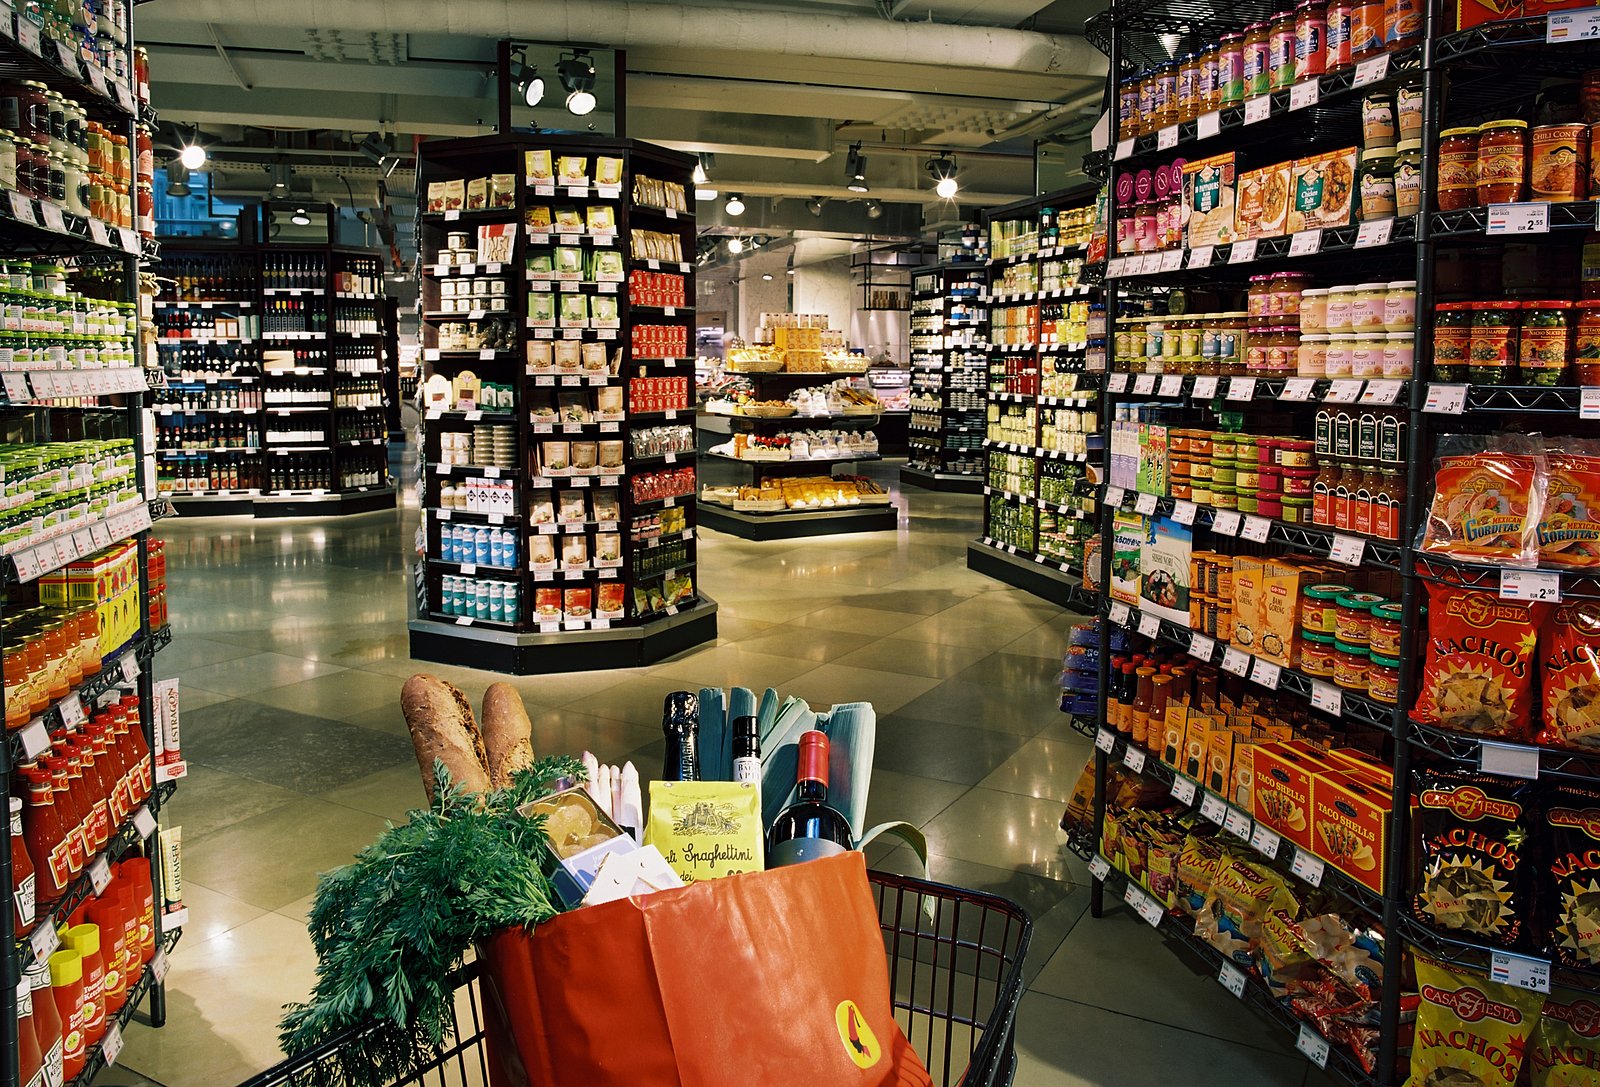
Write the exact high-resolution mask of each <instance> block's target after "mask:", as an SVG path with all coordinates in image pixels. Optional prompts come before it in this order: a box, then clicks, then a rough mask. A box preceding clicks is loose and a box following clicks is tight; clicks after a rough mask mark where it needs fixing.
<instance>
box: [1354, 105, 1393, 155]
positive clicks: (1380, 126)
mask: <svg viewBox="0 0 1600 1087" xmlns="http://www.w3.org/2000/svg"><path fill="white" fill-rule="evenodd" d="M1394 144H1395V117H1394V99H1393V98H1392V97H1391V96H1390V95H1389V92H1387V91H1374V92H1372V93H1371V94H1369V95H1366V96H1365V97H1364V98H1362V99H1361V146H1362V147H1364V148H1366V149H1367V150H1369V151H1370V150H1372V149H1373V148H1375V147H1393V146H1394ZM1363 157H1364V156H1363Z"/></svg>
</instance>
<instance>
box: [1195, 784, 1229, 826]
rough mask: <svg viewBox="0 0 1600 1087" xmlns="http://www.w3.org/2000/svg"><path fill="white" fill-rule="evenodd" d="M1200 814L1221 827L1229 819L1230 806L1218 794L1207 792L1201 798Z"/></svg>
mask: <svg viewBox="0 0 1600 1087" xmlns="http://www.w3.org/2000/svg"><path fill="white" fill-rule="evenodd" d="M1200 814H1201V816H1202V817H1204V818H1205V819H1208V820H1210V821H1211V822H1213V823H1215V824H1217V826H1219V827H1220V826H1221V825H1222V824H1223V821H1224V820H1226V819H1227V818H1228V805H1227V803H1226V802H1224V801H1223V799H1222V797H1220V796H1218V795H1217V794H1216V793H1213V792H1207V793H1206V795H1205V796H1203V797H1201V798H1200Z"/></svg>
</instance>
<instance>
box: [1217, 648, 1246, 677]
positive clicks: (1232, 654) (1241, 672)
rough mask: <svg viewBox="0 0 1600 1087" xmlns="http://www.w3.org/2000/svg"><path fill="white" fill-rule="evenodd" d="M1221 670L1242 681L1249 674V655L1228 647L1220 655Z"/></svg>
mask: <svg viewBox="0 0 1600 1087" xmlns="http://www.w3.org/2000/svg"><path fill="white" fill-rule="evenodd" d="M1222 670H1223V671H1224V672H1232V673H1233V674H1234V675H1236V676H1238V677H1239V678H1240V679H1243V678H1244V677H1245V676H1247V675H1249V674H1250V654H1248V653H1245V652H1242V651H1240V650H1238V649H1235V648H1233V647H1232V646H1229V647H1228V648H1227V649H1226V650H1224V651H1223V654H1222Z"/></svg>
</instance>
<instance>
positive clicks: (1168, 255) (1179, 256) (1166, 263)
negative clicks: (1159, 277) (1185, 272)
mask: <svg viewBox="0 0 1600 1087" xmlns="http://www.w3.org/2000/svg"><path fill="white" fill-rule="evenodd" d="M1182 267H1183V250H1182V249H1168V250H1167V251H1166V252H1165V253H1162V254H1161V263H1160V264H1159V265H1158V266H1157V267H1156V271H1158V272H1176V271H1177V270H1178V269H1180V268H1182Z"/></svg>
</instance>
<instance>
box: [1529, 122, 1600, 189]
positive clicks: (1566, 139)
mask: <svg viewBox="0 0 1600 1087" xmlns="http://www.w3.org/2000/svg"><path fill="white" fill-rule="evenodd" d="M1528 188H1529V190H1530V197H1529V198H1530V199H1533V200H1548V201H1550V202H1551V203H1555V204H1561V203H1570V202H1571V201H1574V200H1587V199H1588V198H1589V126H1588V125H1582V124H1571V125H1540V126H1539V127H1537V128H1535V129H1534V130H1533V131H1532V133H1530V135H1529V140H1528Z"/></svg>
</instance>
